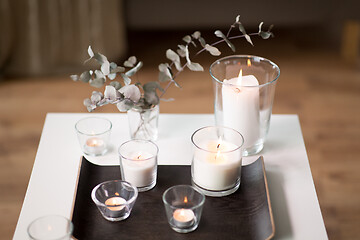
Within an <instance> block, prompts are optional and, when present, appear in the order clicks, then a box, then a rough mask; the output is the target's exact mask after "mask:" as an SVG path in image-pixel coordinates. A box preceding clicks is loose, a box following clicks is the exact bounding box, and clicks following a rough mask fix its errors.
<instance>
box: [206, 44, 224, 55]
mask: <svg viewBox="0 0 360 240" xmlns="http://www.w3.org/2000/svg"><path fill="white" fill-rule="evenodd" d="M205 49H206V51H208V52H209V53H210V54H211V55H213V56H219V55H221V52H220V51H219V49H217V48H216V47H213V46H211V45H209V44H206V45H205Z"/></svg>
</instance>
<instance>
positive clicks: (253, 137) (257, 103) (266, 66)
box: [210, 55, 280, 156]
mask: <svg viewBox="0 0 360 240" xmlns="http://www.w3.org/2000/svg"><path fill="white" fill-rule="evenodd" d="M210 75H211V77H212V79H213V83H214V90H215V102H214V107H215V109H214V112H215V122H216V125H218V126H226V127H230V128H233V129H235V130H237V131H239V132H240V133H241V134H242V135H243V137H244V141H245V142H244V151H243V155H244V156H249V155H254V154H257V153H259V152H260V151H261V150H262V149H263V147H264V142H265V138H266V135H267V133H268V130H269V125H270V117H271V110H272V106H273V100H274V95H275V87H276V83H277V79H278V78H279V76H280V69H279V67H278V66H277V65H276V64H275V63H273V62H271V61H269V60H267V59H265V58H262V57H257V56H248V55H234V56H228V57H224V58H221V59H219V60H217V61H216V62H214V63H213V64H212V65H211V66H210Z"/></svg>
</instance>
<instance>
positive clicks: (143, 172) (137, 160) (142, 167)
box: [119, 140, 159, 192]
mask: <svg viewBox="0 0 360 240" xmlns="http://www.w3.org/2000/svg"><path fill="white" fill-rule="evenodd" d="M158 152H159V148H158V147H157V145H156V144H155V143H153V142H152V141H149V140H130V141H127V142H125V143H123V144H122V145H121V146H120V147H119V156H120V171H121V179H122V180H124V181H127V182H129V183H131V184H132V185H133V186H135V187H137V188H138V191H139V192H144V191H147V190H150V189H152V188H153V187H154V186H155V185H156V177H157V155H158Z"/></svg>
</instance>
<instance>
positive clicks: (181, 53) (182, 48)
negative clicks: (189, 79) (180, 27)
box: [176, 45, 186, 57]
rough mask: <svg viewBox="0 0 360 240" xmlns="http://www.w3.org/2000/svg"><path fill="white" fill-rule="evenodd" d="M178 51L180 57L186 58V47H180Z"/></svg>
mask: <svg viewBox="0 0 360 240" xmlns="http://www.w3.org/2000/svg"><path fill="white" fill-rule="evenodd" d="M178 47H179V48H178V49H177V50H176V51H177V53H178V54H179V55H180V57H185V56H186V52H185V48H186V47H185V46H184V45H178Z"/></svg>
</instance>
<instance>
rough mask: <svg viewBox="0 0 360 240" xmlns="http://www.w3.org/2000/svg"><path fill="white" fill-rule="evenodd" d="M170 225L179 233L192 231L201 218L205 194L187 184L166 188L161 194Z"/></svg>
mask: <svg viewBox="0 0 360 240" xmlns="http://www.w3.org/2000/svg"><path fill="white" fill-rule="evenodd" d="M162 199H163V202H164V206H165V212H166V217H167V219H168V222H169V225H170V227H171V228H172V229H173V230H174V231H176V232H179V233H188V232H192V231H194V230H195V229H196V228H197V227H198V225H199V223H200V219H201V213H202V209H203V206H204V203H205V196H204V195H203V194H202V193H200V192H199V191H197V190H196V189H195V188H193V187H192V186H189V185H177V186H173V187H171V188H168V189H167V190H166V191H165V192H164V194H163V197H162Z"/></svg>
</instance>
